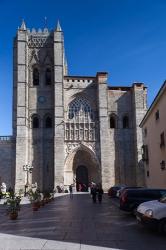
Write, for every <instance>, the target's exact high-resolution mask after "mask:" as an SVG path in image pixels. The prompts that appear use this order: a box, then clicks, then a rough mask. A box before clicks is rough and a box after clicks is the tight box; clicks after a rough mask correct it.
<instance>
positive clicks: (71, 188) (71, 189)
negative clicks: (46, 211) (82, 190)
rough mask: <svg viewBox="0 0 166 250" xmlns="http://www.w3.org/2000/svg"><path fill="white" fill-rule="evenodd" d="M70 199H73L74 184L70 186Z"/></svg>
mask: <svg viewBox="0 0 166 250" xmlns="http://www.w3.org/2000/svg"><path fill="white" fill-rule="evenodd" d="M69 192H70V198H71V199H73V186H72V184H71V185H70V186H69Z"/></svg>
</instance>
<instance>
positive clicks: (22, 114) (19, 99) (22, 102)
mask: <svg viewBox="0 0 166 250" xmlns="http://www.w3.org/2000/svg"><path fill="white" fill-rule="evenodd" d="M15 42H16V47H15V48H14V50H15V53H14V54H15V56H16V60H14V63H15V65H14V70H15V71H16V72H15V74H14V76H15V77H14V89H15V93H16V95H15V99H14V102H13V103H14V110H15V117H14V119H15V121H14V122H13V124H15V126H16V128H15V131H16V162H15V164H16V166H15V191H18V190H19V189H20V188H21V189H24V187H25V172H24V171H23V165H25V164H27V163H28V111H27V110H28V103H27V91H28V80H27V69H28V63H27V60H28V59H27V50H28V45H27V42H28V35H27V30H26V27H25V26H24V27H21V28H20V29H19V30H18V33H17V37H16V41H15Z"/></svg>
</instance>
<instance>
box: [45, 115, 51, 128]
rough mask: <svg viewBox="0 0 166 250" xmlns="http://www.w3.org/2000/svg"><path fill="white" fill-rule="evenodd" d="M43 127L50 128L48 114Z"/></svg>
mask: <svg viewBox="0 0 166 250" xmlns="http://www.w3.org/2000/svg"><path fill="white" fill-rule="evenodd" d="M45 127H46V128H52V119H51V117H49V116H48V117H47V118H46V120H45Z"/></svg>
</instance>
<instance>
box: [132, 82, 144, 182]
mask: <svg viewBox="0 0 166 250" xmlns="http://www.w3.org/2000/svg"><path fill="white" fill-rule="evenodd" d="M146 96H147V91H146V87H145V86H144V84H143V83H134V84H133V114H134V118H133V119H134V128H135V135H134V145H135V174H136V184H137V185H138V186H144V185H145V178H144V168H143V164H142V152H141V148H142V145H143V138H142V129H141V128H140V127H139V125H140V123H141V121H142V119H143V117H144V115H145V114H146V111H147V101H146Z"/></svg>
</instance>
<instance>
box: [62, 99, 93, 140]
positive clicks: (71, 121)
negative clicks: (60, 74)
mask: <svg viewBox="0 0 166 250" xmlns="http://www.w3.org/2000/svg"><path fill="white" fill-rule="evenodd" d="M66 118H67V119H66V122H65V140H68V141H95V140H96V138H95V137H96V133H95V129H96V127H95V113H94V111H93V110H92V108H91V105H90V103H89V102H88V100H86V99H85V98H84V97H82V96H79V97H77V98H76V99H74V100H73V101H72V102H71V103H70V104H69V106H68V113H67V117H66Z"/></svg>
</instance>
